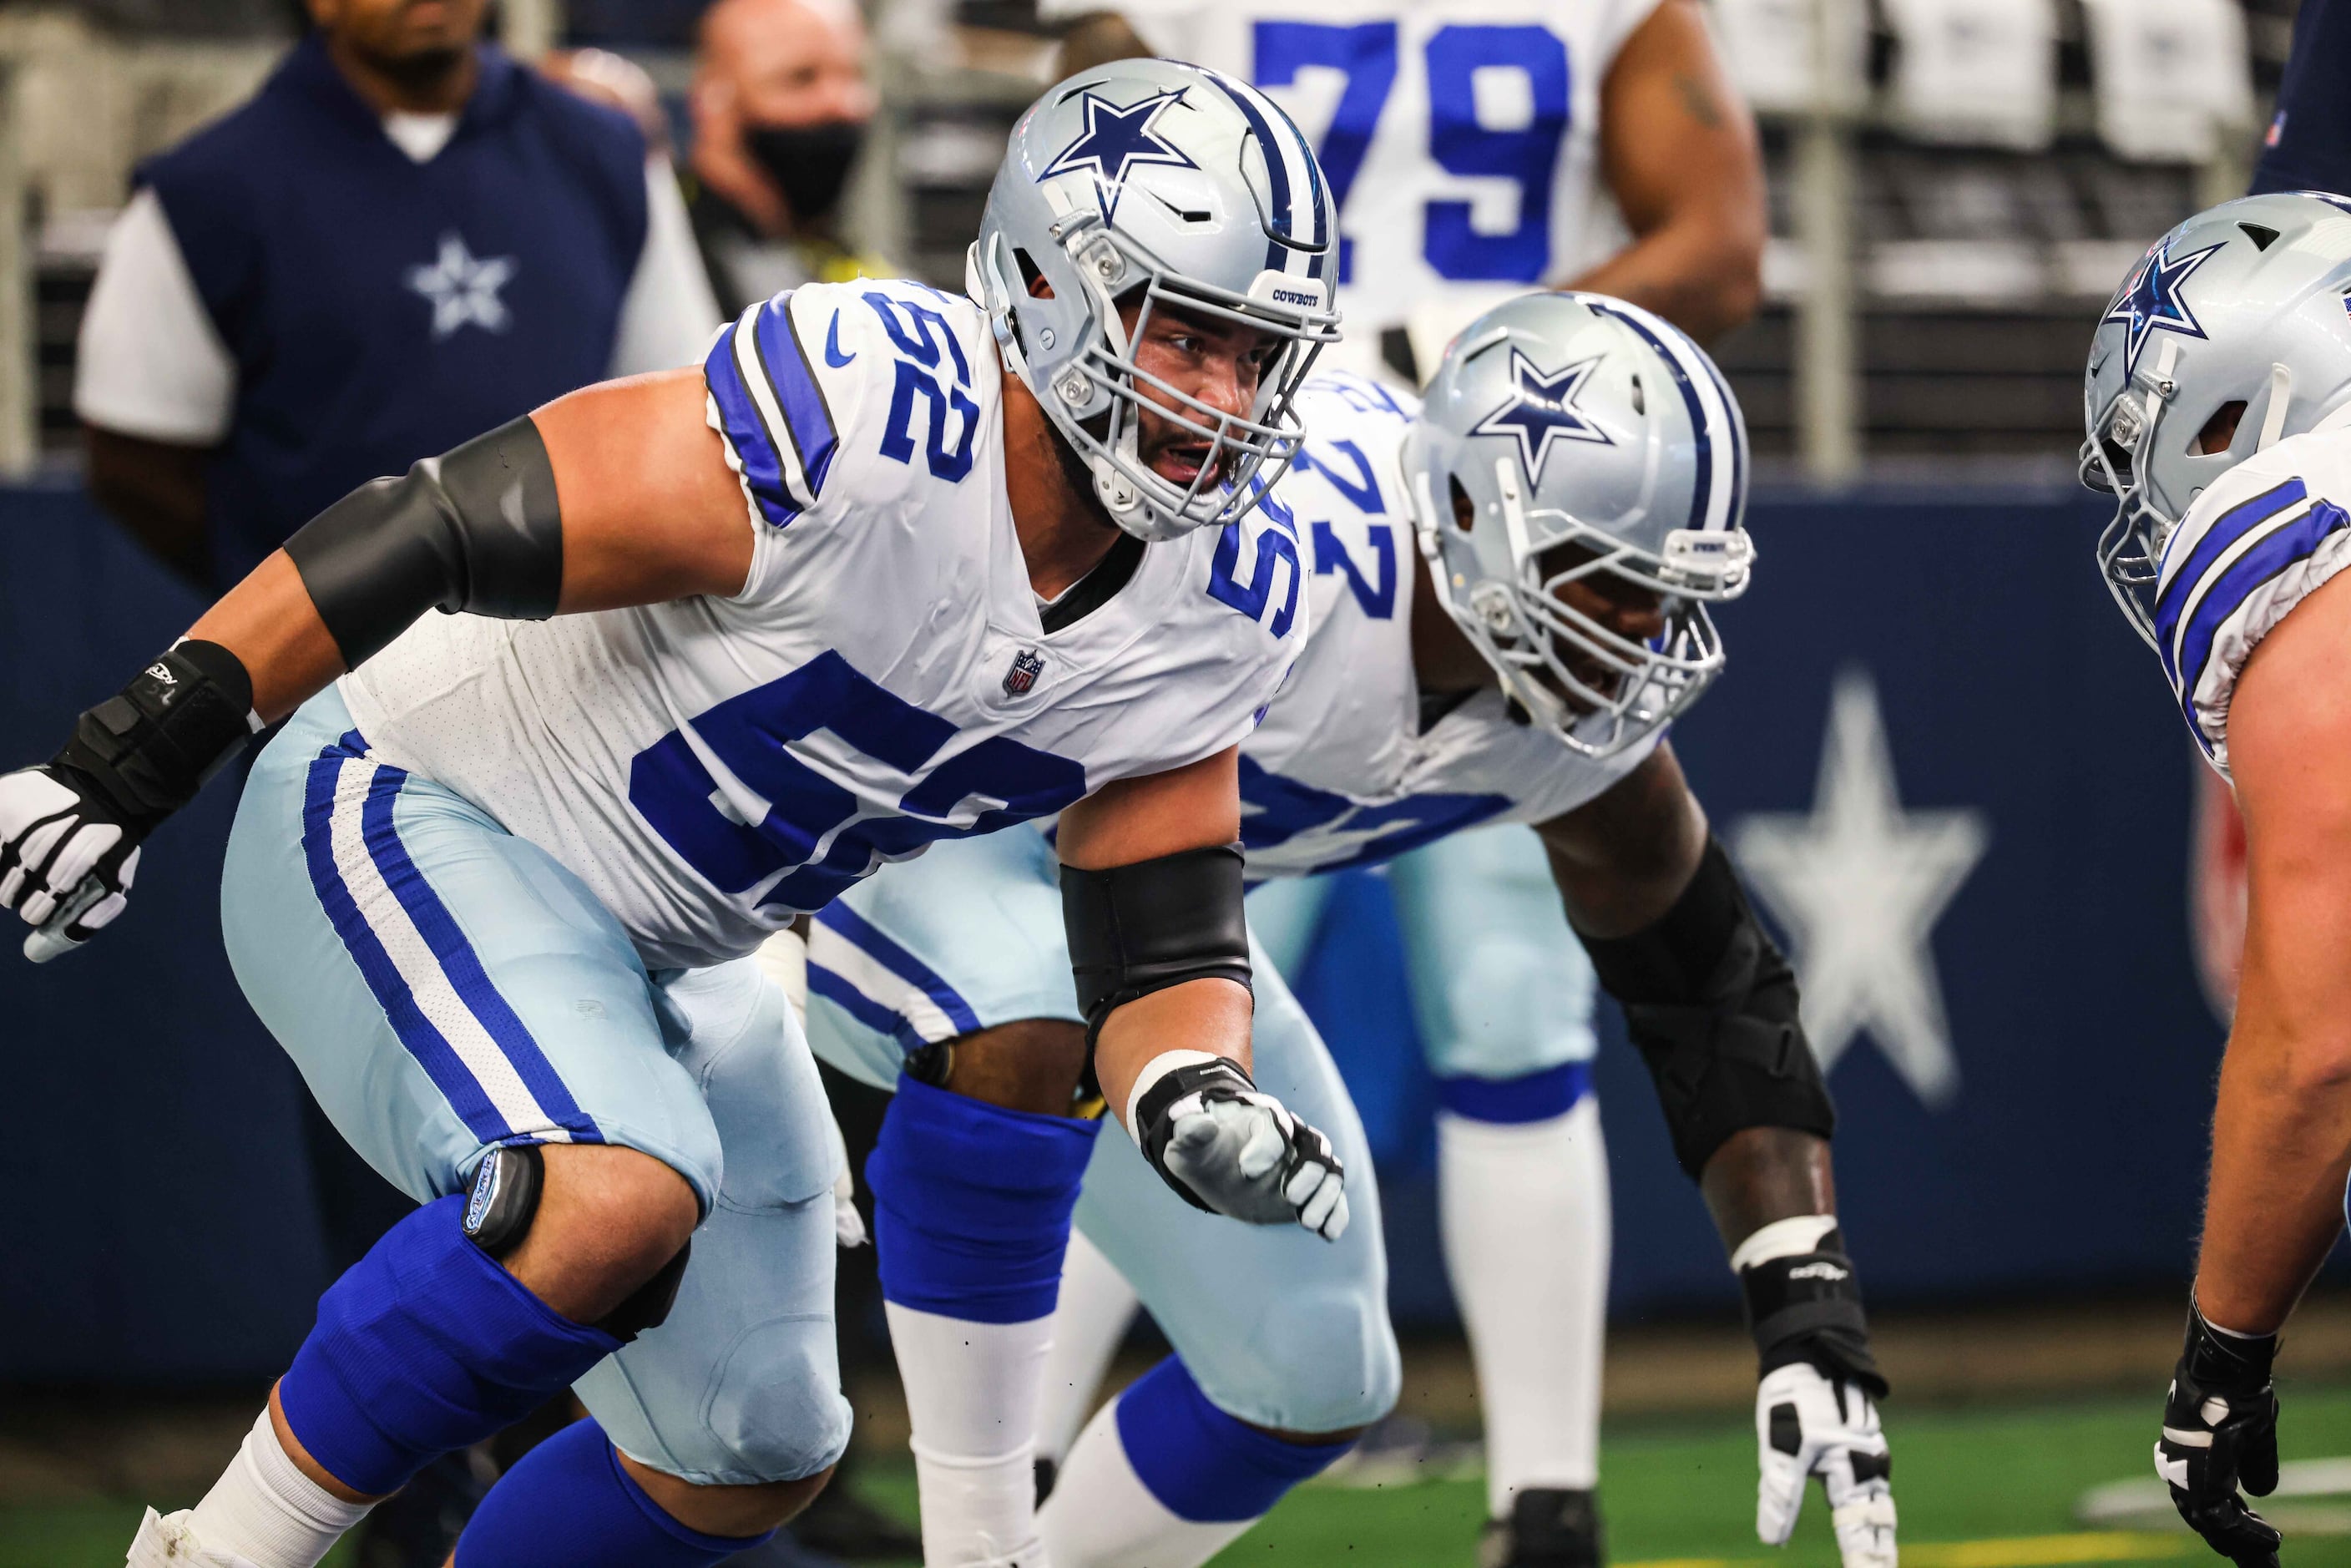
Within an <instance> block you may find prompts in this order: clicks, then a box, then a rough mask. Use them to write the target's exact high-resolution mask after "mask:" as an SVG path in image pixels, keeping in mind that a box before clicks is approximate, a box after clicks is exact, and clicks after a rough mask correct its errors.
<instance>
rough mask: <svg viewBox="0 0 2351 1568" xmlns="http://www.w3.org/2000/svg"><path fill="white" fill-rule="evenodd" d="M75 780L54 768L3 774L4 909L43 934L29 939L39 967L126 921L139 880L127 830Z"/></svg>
mask: <svg viewBox="0 0 2351 1568" xmlns="http://www.w3.org/2000/svg"><path fill="white" fill-rule="evenodd" d="M74 777H75V776H74V775H72V774H71V773H69V772H68V773H59V772H57V771H56V770H54V769H52V768H19V769H18V770H17V771H16V772H14V773H5V774H0V909H13V910H15V911H16V914H17V915H18V916H19V917H21V918H22V919H23V920H24V922H25V924H26V925H32V926H36V927H38V929H37V930H36V931H34V932H33V934H32V935H31V936H27V937H26V938H25V956H26V957H27V958H30V959H32V960H33V962H35V963H37V964H41V963H47V961H48V960H49V959H51V958H54V957H56V956H57V955H58V954H60V953H66V952H70V951H71V950H72V949H74V948H76V947H78V946H81V945H82V944H83V943H84V942H87V941H89V938H90V934H91V933H93V932H95V931H97V930H98V929H99V927H100V926H102V925H106V924H107V923H108V922H110V921H111V920H112V919H114V917H115V916H116V915H120V914H121V913H122V911H123V910H124V908H125V907H127V905H128V904H129V894H130V892H131V882H132V880H133V879H134V878H136V877H137V875H138V874H139V852H140V847H139V845H138V844H137V843H136V842H131V841H129V830H127V829H126V828H125V827H124V826H123V824H122V821H121V820H120V818H119V817H118V816H117V815H116V814H115V812H114V811H113V810H111V809H110V807H109V806H108V804H107V803H106V802H105V801H104V800H102V799H100V798H99V797H98V796H97V795H96V794H95V793H92V792H86V791H85V790H84V789H78V788H76V787H75V785H74V782H73V779H74ZM126 842H129V850H128V852H127V853H126V852H124V846H125V844H126Z"/></svg>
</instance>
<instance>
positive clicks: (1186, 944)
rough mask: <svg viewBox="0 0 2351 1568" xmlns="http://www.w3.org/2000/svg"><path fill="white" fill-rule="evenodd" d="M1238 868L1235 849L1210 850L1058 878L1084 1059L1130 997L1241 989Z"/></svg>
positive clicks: (1073, 870)
mask: <svg viewBox="0 0 2351 1568" xmlns="http://www.w3.org/2000/svg"><path fill="white" fill-rule="evenodd" d="M1241 865H1242V861H1241V850H1240V846H1239V845H1238V844H1214V845H1211V846H1209V847H1208V848H1207V849H1199V850H1186V851H1185V852H1182V853H1181V854H1172V855H1161V856H1160V857H1159V858H1158V859H1156V860H1147V861H1138V862H1135V863H1134V864H1133V865H1122V866H1113V867H1112V868H1111V869H1110V870H1108V871H1081V870H1079V869H1078V868H1077V867H1075V866H1067V865H1065V866H1063V867H1062V868H1061V922H1062V924H1063V925H1064V926H1066V927H1067V928H1068V932H1069V938H1070V968H1071V972H1072V974H1073V975H1074V976H1075V977H1076V979H1077V983H1078V1007H1079V1009H1080V1010H1081V1011H1082V1012H1083V1013H1084V1014H1085V1015H1086V1049H1087V1050H1088V1051H1092V1049H1093V1043H1094V1037H1095V1036H1096V1035H1098V1034H1100V1033H1101V1032H1102V1020H1103V1019H1107V1018H1109V1017H1110V1015H1111V1011H1112V1009H1114V1008H1117V1007H1120V1006H1123V1004H1125V1003H1127V1002H1131V1001H1133V1000H1134V999H1135V998H1137V997H1144V996H1148V995H1150V994H1151V993H1152V992H1153V991H1158V990H1165V988H1168V987H1169V986H1180V985H1182V984H1183V983H1184V982H1185V981H1186V980H1197V979H1204V978H1214V977H1220V978H1223V979H1228V980H1236V981H1238V982H1239V983H1240V984H1241V985H1243V986H1246V985H1248V984H1249V925H1248V922H1247V921H1246V919H1244V917H1243V915H1242V913H1241V892H1242V883H1241Z"/></svg>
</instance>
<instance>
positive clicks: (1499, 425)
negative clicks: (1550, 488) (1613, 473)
mask: <svg viewBox="0 0 2351 1568" xmlns="http://www.w3.org/2000/svg"><path fill="white" fill-rule="evenodd" d="M1601 358H1602V356H1600V355H1598V354H1594V355H1593V357H1592V358H1590V359H1588V360H1578V361H1575V363H1573V364H1572V365H1569V366H1566V367H1565V368H1563V369H1561V370H1558V371H1550V372H1545V371H1542V370H1541V369H1539V368H1538V367H1537V366H1536V364H1535V362H1534V361H1532V360H1530V359H1528V358H1527V357H1526V355H1525V354H1523V353H1521V352H1520V351H1519V350H1518V349H1517V348H1516V347H1515V346H1514V347H1512V349H1511V350H1510V382H1511V387H1510V402H1506V403H1504V404H1503V405H1502V406H1501V407H1499V408H1498V409H1496V410H1495V411H1494V412H1493V413H1489V414H1488V415H1487V416H1486V417H1485V418H1483V419H1481V420H1479V422H1478V423H1476V424H1474V425H1471V426H1470V427H1469V434H1472V435H1507V436H1510V437H1511V438H1512V439H1514V440H1515V441H1517V442H1518V444H1519V456H1520V459H1521V460H1522V461H1523V462H1524V463H1525V464H1526V469H1527V477H1528V480H1529V482H1530V483H1531V484H1534V485H1540V484H1541V483H1542V465H1543V459H1544V458H1546V457H1548V456H1549V455H1551V444H1552V442H1554V441H1585V442H1590V443H1592V444H1594V445H1598V446H1614V445H1615V444H1616V443H1615V441H1614V439H1613V438H1612V437H1610V435H1609V434H1608V433H1607V432H1606V431H1604V430H1603V429H1601V428H1600V427H1599V426H1598V425H1596V424H1594V423H1592V422H1591V421H1590V420H1588V419H1586V418H1584V417H1583V414H1582V413H1579V412H1577V410H1576V407H1575V398H1576V394H1577V393H1579V392H1582V391H1583V383H1584V382H1588V381H1590V380H1591V379H1592V372H1593V371H1595V370H1597V369H1599V368H1600V361H1601Z"/></svg>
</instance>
